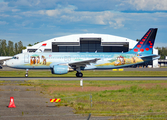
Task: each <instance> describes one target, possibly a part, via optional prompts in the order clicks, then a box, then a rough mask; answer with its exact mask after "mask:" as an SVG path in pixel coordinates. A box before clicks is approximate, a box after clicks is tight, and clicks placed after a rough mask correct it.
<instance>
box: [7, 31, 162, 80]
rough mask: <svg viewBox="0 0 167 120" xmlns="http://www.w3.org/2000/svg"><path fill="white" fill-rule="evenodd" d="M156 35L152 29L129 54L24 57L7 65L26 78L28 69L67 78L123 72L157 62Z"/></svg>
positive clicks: (38, 55)
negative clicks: (100, 71)
mask: <svg viewBox="0 0 167 120" xmlns="http://www.w3.org/2000/svg"><path fill="white" fill-rule="evenodd" d="M156 33H157V28H150V29H149V30H148V31H147V32H146V34H145V35H144V36H143V37H142V38H141V40H140V41H139V42H138V43H137V44H136V46H135V47H134V48H133V49H132V50H130V51H129V52H126V53H119V52H117V53H113V52H110V53H109V52H108V53H104V52H95V53H85V52H83V53H79V52H72V53H65V52H57V53H53V52H50V53H44V52H35V53H21V54H17V55H15V56H14V57H13V58H12V59H10V60H8V61H7V62H6V64H7V65H8V66H10V67H13V68H19V69H26V71H27V72H26V74H25V77H28V69H51V72H52V74H66V73H68V72H69V71H70V70H74V71H77V73H76V77H82V76H83V74H82V73H81V70H88V69H113V68H121V67H128V66H132V65H138V64H142V63H144V62H148V61H152V60H154V59H158V58H159V56H158V55H154V54H152V50H153V45H154V41H155V37H156Z"/></svg>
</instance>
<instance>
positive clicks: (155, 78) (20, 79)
mask: <svg viewBox="0 0 167 120" xmlns="http://www.w3.org/2000/svg"><path fill="white" fill-rule="evenodd" d="M82 79H83V80H167V77H101V78H99V77H83V78H82ZM0 80H9V81H24V80H81V78H77V77H74V78H71V77H70V78H62V77H61V78H60V77H58V78H55V77H53V78H49V77H46V78H43V77H41V78H40V77H38V78H37V77H31V78H25V77H22V78H20V77H15V78H11V77H0Z"/></svg>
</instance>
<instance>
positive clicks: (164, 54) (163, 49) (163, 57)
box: [156, 47, 167, 59]
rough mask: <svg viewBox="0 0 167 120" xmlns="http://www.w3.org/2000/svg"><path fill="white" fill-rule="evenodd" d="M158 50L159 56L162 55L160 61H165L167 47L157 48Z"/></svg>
mask: <svg viewBox="0 0 167 120" xmlns="http://www.w3.org/2000/svg"><path fill="white" fill-rule="evenodd" d="M156 49H158V55H160V56H161V57H160V59H165V56H167V47H156Z"/></svg>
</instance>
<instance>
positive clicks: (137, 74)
mask: <svg viewBox="0 0 167 120" xmlns="http://www.w3.org/2000/svg"><path fill="white" fill-rule="evenodd" d="M75 74H76V72H69V73H68V74H65V75H55V74H51V71H49V70H46V71H44V70H37V71H34V70H30V71H29V77H76V76H75ZM24 75H25V70H21V71H0V77H24ZM83 75H84V77H159V76H161V77H166V76H167V71H83Z"/></svg>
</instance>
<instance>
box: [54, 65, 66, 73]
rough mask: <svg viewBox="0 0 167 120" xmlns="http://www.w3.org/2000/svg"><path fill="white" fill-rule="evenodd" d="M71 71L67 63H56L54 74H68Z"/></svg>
mask: <svg viewBox="0 0 167 120" xmlns="http://www.w3.org/2000/svg"><path fill="white" fill-rule="evenodd" d="M68 71H69V68H68V66H66V65H54V66H53V70H52V74H59V75H60V74H67V73H68Z"/></svg>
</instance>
